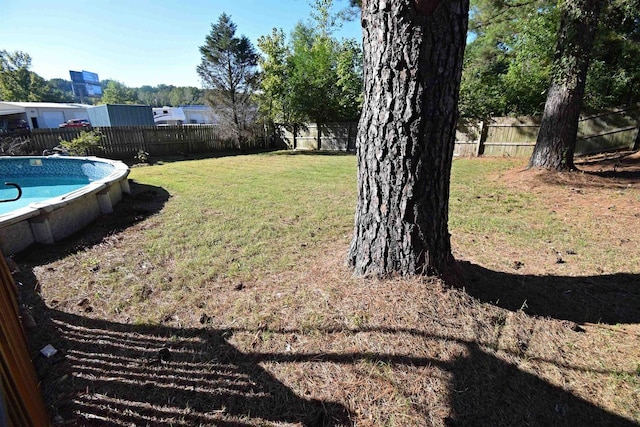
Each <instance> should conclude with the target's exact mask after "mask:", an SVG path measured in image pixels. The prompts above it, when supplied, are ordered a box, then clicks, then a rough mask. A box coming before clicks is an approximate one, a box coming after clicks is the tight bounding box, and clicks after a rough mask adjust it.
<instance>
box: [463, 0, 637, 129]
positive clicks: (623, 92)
mask: <svg viewBox="0 0 640 427" xmlns="http://www.w3.org/2000/svg"><path fill="white" fill-rule="evenodd" d="M563 2H564V0H561V1H560V2H559V1H553V0H475V1H472V9H471V13H470V21H469V30H470V34H471V35H472V37H471V39H472V40H471V42H470V43H469V44H468V46H467V50H466V53H465V65H464V72H463V78H462V85H461V93H460V109H461V113H462V114H463V115H464V116H468V117H486V116H503V115H504V116H506V115H530V114H541V113H542V111H543V109H544V103H545V100H546V93H547V90H548V88H549V83H550V81H551V72H552V65H553V56H554V47H555V46H556V37H557V34H558V29H559V26H560V9H559V7H558V5H559V4H563ZM603 5H604V9H603V11H602V13H601V16H602V19H601V22H600V26H599V28H598V30H597V32H596V40H595V45H594V48H593V50H592V61H591V66H590V68H589V72H588V78H587V87H586V91H585V97H584V106H585V107H586V108H603V107H609V106H621V105H625V104H628V103H632V102H638V101H640V91H639V90H638V89H639V87H640V86H639V85H640V44H639V43H638V37H639V35H640V30H639V29H640V19H639V17H640V15H639V13H640V12H639V11H640V0H609V1H607V2H605V3H604V4H603Z"/></svg>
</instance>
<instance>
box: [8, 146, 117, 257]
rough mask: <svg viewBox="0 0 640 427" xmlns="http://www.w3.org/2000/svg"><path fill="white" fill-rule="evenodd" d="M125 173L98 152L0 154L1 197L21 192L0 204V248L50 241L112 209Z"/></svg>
mask: <svg viewBox="0 0 640 427" xmlns="http://www.w3.org/2000/svg"><path fill="white" fill-rule="evenodd" d="M128 175H129V168H128V167H127V166H126V165H125V164H124V163H122V162H118V161H113V160H107V159H100V158H97V157H62V156H48V157H0V200H11V199H15V198H16V197H17V196H18V195H20V196H21V197H20V198H19V199H18V200H15V201H10V202H3V203H0V249H2V252H3V253H4V255H10V254H13V253H16V252H19V251H21V250H23V249H25V248H27V247H28V246H29V245H31V244H33V243H36V242H38V243H45V244H50V243H54V242H56V241H58V240H60V239H62V238H64V237H67V236H69V235H70V234H72V233H73V232H75V231H77V230H79V229H80V228H82V227H84V226H86V225H87V224H89V223H90V222H91V221H93V220H94V219H95V218H96V217H98V216H99V215H101V214H108V213H111V212H113V205H115V204H116V203H118V202H119V201H120V200H121V199H122V193H129V191H130V190H129V182H128V180H127V176H128ZM5 183H9V185H5ZM12 184H17V185H18V186H19V188H20V190H18V188H17V187H15V186H14V185H12ZM20 192H21V193H22V194H20Z"/></svg>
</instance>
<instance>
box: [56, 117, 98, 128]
mask: <svg viewBox="0 0 640 427" xmlns="http://www.w3.org/2000/svg"><path fill="white" fill-rule="evenodd" d="M59 126H60V127H61V128H89V127H91V123H89V120H86V119H71V120H67V121H66V122H64V123H60V125H59Z"/></svg>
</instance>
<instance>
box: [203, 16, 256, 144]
mask: <svg viewBox="0 0 640 427" xmlns="http://www.w3.org/2000/svg"><path fill="white" fill-rule="evenodd" d="M200 53H201V54H202V62H201V63H200V65H199V66H198V68H197V71H198V74H199V75H200V77H201V78H202V81H203V83H204V85H205V86H206V87H207V88H208V89H209V91H208V93H207V103H208V104H210V105H211V106H212V107H213V108H214V109H215V110H216V112H217V113H218V114H219V116H220V117H221V119H222V120H223V121H224V122H226V124H227V125H228V127H229V129H230V130H231V132H232V136H233V138H234V139H235V141H236V144H237V145H238V146H240V145H241V142H242V141H243V140H245V139H246V137H247V134H248V132H250V125H251V124H252V122H253V121H254V115H255V114H254V111H255V107H254V105H253V102H252V95H253V93H254V90H255V89H256V87H257V83H258V71H257V64H258V55H257V53H256V52H255V50H254V48H253V45H252V44H251V42H250V41H249V39H248V38H247V37H245V36H240V37H237V36H236V24H234V23H233V22H232V21H231V18H230V17H229V15H227V14H225V13H223V14H222V15H220V17H219V18H218V22H217V23H215V24H212V25H211V32H210V33H209V34H208V35H207V36H206V39H205V44H204V45H202V46H200Z"/></svg>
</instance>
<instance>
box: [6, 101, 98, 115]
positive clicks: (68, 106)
mask: <svg viewBox="0 0 640 427" xmlns="http://www.w3.org/2000/svg"><path fill="white" fill-rule="evenodd" d="M5 105H6V106H9V107H12V108H16V107H18V108H20V111H19V112H22V113H24V112H25V110H26V109H27V108H64V109H76V108H87V107H90V105H85V104H62V103H58V102H4V101H2V102H0V111H3V110H4V106H5ZM3 114H4V113H3Z"/></svg>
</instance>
